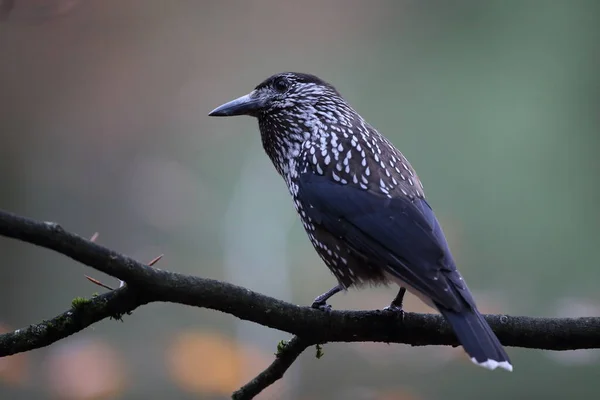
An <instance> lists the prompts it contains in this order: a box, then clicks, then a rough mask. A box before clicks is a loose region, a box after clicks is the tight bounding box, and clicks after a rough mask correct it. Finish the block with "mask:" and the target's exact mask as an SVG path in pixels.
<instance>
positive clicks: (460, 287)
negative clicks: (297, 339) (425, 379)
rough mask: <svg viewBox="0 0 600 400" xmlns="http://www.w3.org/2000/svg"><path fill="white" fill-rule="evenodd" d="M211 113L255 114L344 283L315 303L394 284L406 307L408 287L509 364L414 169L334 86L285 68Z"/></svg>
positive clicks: (398, 306) (463, 336)
mask: <svg viewBox="0 0 600 400" xmlns="http://www.w3.org/2000/svg"><path fill="white" fill-rule="evenodd" d="M208 115H209V116H214V117H229V116H250V117H254V118H256V119H257V120H258V127H259V131H260V137H261V141H262V146H263V148H264V151H265V152H266V154H267V156H268V157H269V158H270V160H271V162H272V163H273V165H274V167H275V169H276V170H277V172H278V173H279V175H281V177H282V178H283V180H284V181H285V183H286V185H287V188H288V190H289V192H290V194H291V197H292V199H293V203H294V207H295V209H296V211H297V213H298V215H299V217H300V220H301V222H302V224H303V226H304V229H305V231H306V233H307V235H308V238H309V239H310V242H311V243H312V245H313V247H314V248H315V250H316V252H317V253H318V254H319V256H320V258H321V259H322V260H323V261H324V263H325V264H326V266H327V267H328V268H329V270H330V271H331V272H332V274H333V275H334V277H335V278H336V280H337V285H336V286H334V287H333V288H332V289H330V290H328V291H327V292H325V293H323V294H321V295H319V296H317V297H316V298H315V300H314V302H313V303H312V307H314V308H318V309H322V310H328V309H329V308H330V306H329V305H328V304H327V301H328V300H329V299H330V298H331V297H332V296H333V295H335V294H336V293H339V292H341V291H346V290H348V289H349V288H362V287H364V286H367V285H371V286H377V285H390V284H396V285H398V286H399V290H398V294H397V295H396V297H395V298H394V299H393V301H392V302H391V303H390V305H389V306H388V307H386V308H385V309H387V310H391V311H396V312H399V313H403V308H402V302H403V298H404V295H405V293H406V290H408V291H409V292H410V293H412V294H413V295H415V296H417V297H418V298H419V299H420V300H421V301H423V302H424V303H425V304H426V305H428V306H430V307H432V308H434V309H436V310H437V311H439V313H440V314H441V315H442V316H443V317H444V318H445V320H446V321H447V322H448V323H449V324H450V326H451V327H452V329H453V331H454V333H455V335H456V337H457V339H458V341H459V342H460V344H461V345H462V347H463V349H464V350H465V352H466V353H467V355H468V356H469V357H470V359H471V361H472V362H473V363H475V364H477V365H479V366H482V367H484V368H487V369H489V370H494V369H496V368H500V369H504V370H507V371H512V369H513V366H512V364H511V361H510V359H509V357H508V355H507V354H506V351H505V350H504V348H503V347H502V345H501V344H500V341H499V340H498V338H497V337H496V335H495V334H494V332H493V331H492V329H491V327H490V326H489V324H488V323H487V322H486V320H485V319H484V317H483V316H482V314H481V313H480V312H479V310H478V308H477V305H476V303H475V299H474V297H473V295H472V294H471V292H470V290H469V288H468V287H467V284H466V282H465V279H463V277H462V275H461V274H460V272H459V271H458V269H457V266H456V262H455V260H454V258H453V256H452V253H451V251H450V248H449V245H448V243H447V240H446V237H445V235H444V233H443V231H442V227H441V225H440V223H439V221H438V219H437V218H436V216H435V214H434V212H433V209H432V208H431V206H430V205H429V202H428V200H427V199H426V197H425V192H424V188H423V185H422V183H421V180H420V179H419V177H418V176H417V174H416V172H415V170H414V168H413V167H412V165H411V164H410V163H409V162H408V160H407V159H406V157H405V156H404V155H403V154H402V153H401V152H400V151H399V150H398V149H397V148H396V147H395V146H394V145H393V144H392V142H391V141H390V140H388V139H387V138H386V137H385V136H383V135H382V134H381V133H379V132H378V131H377V130H376V129H375V128H374V127H373V126H372V125H370V124H369V123H368V122H367V121H365V119H364V118H363V117H361V115H360V114H359V113H358V112H357V111H356V110H355V109H354V108H353V107H352V106H351V105H350V103H349V102H348V101H346V100H345V99H344V97H342V95H341V94H340V92H339V91H338V90H337V89H336V88H335V87H334V86H333V85H332V84H330V83H328V82H326V81H324V80H322V79H321V78H319V77H317V76H315V75H312V74H307V73H300V72H282V73H278V74H275V75H272V76H270V77H269V78H267V79H265V80H264V81H263V82H261V83H260V84H259V85H258V86H256V87H255V88H254V89H253V90H252V91H251V92H250V93H248V94H246V95H244V96H241V97H238V98H236V99H235V100H232V101H229V102H227V103H225V104H223V105H221V106H219V107H217V108H215V109H214V110H212V111H211V112H210V113H209V114H208ZM402 315H403V314H402Z"/></svg>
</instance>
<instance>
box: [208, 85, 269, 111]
mask: <svg viewBox="0 0 600 400" xmlns="http://www.w3.org/2000/svg"><path fill="white" fill-rule="evenodd" d="M263 106H264V99H262V98H260V97H257V96H256V92H254V91H253V92H250V93H249V94H247V95H245V96H242V97H238V98H237V99H235V100H231V101H230V102H228V103H225V104H223V105H220V106H219V107H217V108H215V109H214V110H212V111H211V112H210V113H209V114H208V115H209V116H210V117H231V116H234V115H255V114H256V112H257V111H258V110H259V109H260V108H261V107H263Z"/></svg>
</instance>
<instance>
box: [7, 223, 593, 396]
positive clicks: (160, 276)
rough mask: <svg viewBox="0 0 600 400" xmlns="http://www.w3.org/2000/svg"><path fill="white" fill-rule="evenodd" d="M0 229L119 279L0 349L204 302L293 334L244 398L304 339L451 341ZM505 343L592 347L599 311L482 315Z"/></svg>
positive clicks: (441, 332) (429, 327)
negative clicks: (150, 309) (153, 305)
mask: <svg viewBox="0 0 600 400" xmlns="http://www.w3.org/2000/svg"><path fill="white" fill-rule="evenodd" d="M0 235H1V236H6V237H9V238H13V239H18V240H21V241H23V242H27V243H31V244H34V245H37V246H41V247H45V248H47V249H51V250H54V251H56V252H58V253H61V254H63V255H65V256H67V257H70V258H72V259H74V260H76V261H79V262H81V263H83V264H85V265H88V266H90V267H92V268H94V269H96V270H98V271H101V272H104V273H106V274H108V275H111V276H113V277H115V278H118V279H120V280H123V281H125V282H127V286H125V287H123V288H120V289H116V290H113V291H110V292H108V293H106V294H103V295H101V296H97V297H94V298H92V299H90V300H83V299H76V300H75V301H74V302H73V304H72V307H71V309H70V310H68V311H66V312H64V313H62V314H60V315H58V316H56V317H54V318H53V319H51V320H49V321H44V322H42V323H39V324H35V325H31V326H29V327H27V328H24V329H20V330H17V331H15V332H11V333H6V334H3V335H0V357H2V356H8V355H11V354H16V353H20V352H23V351H29V350H33V349H37V348H41V347H44V346H48V345H50V344H52V343H54V342H56V341H58V340H60V339H63V338H65V337H67V336H70V335H72V334H74V333H76V332H79V331H81V330H82V329H84V328H86V327H88V326H90V325H91V324H93V323H96V322H98V321H100V320H103V319H105V318H110V317H112V318H120V317H121V316H122V315H123V314H126V313H130V312H131V311H133V310H135V309H136V308H137V307H139V306H141V305H144V304H147V303H150V302H156V301H161V302H172V303H179V304H186V305H190V306H196V307H202V308H209V309H213V310H217V311H222V312H225V313H228V314H231V315H234V316H236V317H238V318H240V319H243V320H247V321H251V322H255V323H257V324H261V325H264V326H266V327H270V328H273V329H278V330H281V331H285V332H289V333H291V334H294V335H297V336H298V337H299V338H300V339H298V338H295V339H292V341H290V343H289V344H288V345H287V346H285V348H284V349H282V351H280V352H279V354H278V356H277V358H276V360H275V361H274V362H273V364H272V365H271V366H270V367H269V368H267V370H265V371H264V372H263V373H261V374H260V375H259V376H258V377H256V378H255V379H254V380H253V381H251V382H250V383H249V384H248V385H246V386H244V387H243V388H242V389H240V391H238V392H236V396H237V397H236V398H239V399H245V398H252V397H253V396H254V395H255V394H256V393H258V392H260V390H262V389H264V388H265V387H267V386H268V385H270V384H271V383H273V382H274V381H276V380H277V379H279V378H280V377H281V376H282V375H283V373H284V372H285V371H286V370H287V368H289V366H290V365H291V364H292V363H293V361H294V360H295V359H296V358H297V357H298V356H299V355H300V354H301V353H302V351H304V349H306V348H307V347H308V346H310V345H313V344H316V343H327V342H367V341H369V342H387V343H404V344H409V345H412V346H424V345H452V346H456V345H458V342H457V341H456V338H455V336H454V334H453V333H452V331H451V329H450V327H449V326H448V325H447V324H446V322H445V321H444V320H443V318H442V317H441V316H439V315H436V314H416V313H406V314H405V315H404V318H403V319H400V318H398V316H397V314H395V313H393V312H387V311H380V310H375V311H337V310H334V311H332V312H327V313H324V312H322V311H319V310H315V309H312V308H310V307H300V306H296V305H293V304H290V303H286V302H283V301H281V300H277V299H274V298H272V297H268V296H265V295H262V294H259V293H256V292H253V291H251V290H248V289H245V288H243V287H239V286H235V285H232V284H229V283H226V282H219V281H215V280H211V279H204V278H200V277H194V276H187V275H183V274H178V273H174V272H168V271H163V270H160V269H157V268H153V267H149V266H147V265H144V264H142V263H140V262H138V261H136V260H134V259H132V258H129V257H127V256H125V255H123V254H119V253H117V252H115V251H112V250H110V249H108V248H106V247H103V246H100V245H98V244H96V243H93V242H91V241H89V240H87V239H85V238H82V237H80V236H78V235H75V234H73V233H70V232H67V231H65V230H64V229H62V228H61V227H60V226H59V225H58V224H55V223H50V222H38V221H34V220H31V219H28V218H24V217H20V216H17V215H14V214H11V213H8V212H4V211H0ZM486 320H487V321H488V322H489V323H490V326H491V327H492V329H493V330H494V332H495V333H496V335H497V336H498V338H499V339H500V341H501V342H502V344H504V345H505V346H514V347H526V348H535V349H546V350H575V349H590V348H600V318H599V317H593V318H592V317H589V318H533V317H514V316H506V315H487V316H486Z"/></svg>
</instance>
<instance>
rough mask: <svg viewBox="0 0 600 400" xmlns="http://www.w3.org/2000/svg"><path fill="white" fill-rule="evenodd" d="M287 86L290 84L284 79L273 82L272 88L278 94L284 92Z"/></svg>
mask: <svg viewBox="0 0 600 400" xmlns="http://www.w3.org/2000/svg"><path fill="white" fill-rule="evenodd" d="M289 86H290V84H289V82H288V81H287V79H285V78H279V79H277V80H275V82H273V87H275V90H277V91H278V92H279V93H283V92H285V91H286V90H287V89H288V87H289Z"/></svg>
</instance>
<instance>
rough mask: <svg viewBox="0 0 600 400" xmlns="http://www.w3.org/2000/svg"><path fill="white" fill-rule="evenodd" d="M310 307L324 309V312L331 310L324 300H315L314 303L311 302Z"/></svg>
mask: <svg viewBox="0 0 600 400" xmlns="http://www.w3.org/2000/svg"><path fill="white" fill-rule="evenodd" d="M310 307H311V308H314V309H316V310H320V311H325V312H330V311H331V305H330V304H327V303H325V302H323V303H321V302H317V301H315V302H314V303H312V304H311V306H310Z"/></svg>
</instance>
